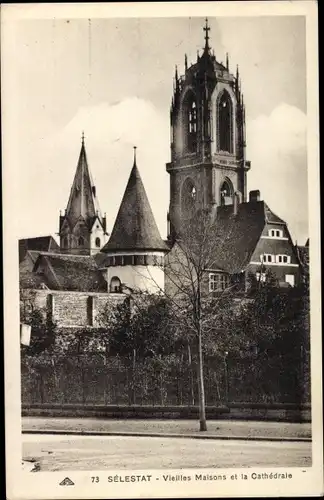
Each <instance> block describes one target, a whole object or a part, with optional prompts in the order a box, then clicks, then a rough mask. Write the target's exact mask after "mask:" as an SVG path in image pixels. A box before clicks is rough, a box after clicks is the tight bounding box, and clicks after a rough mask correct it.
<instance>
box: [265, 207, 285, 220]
mask: <svg viewBox="0 0 324 500" xmlns="http://www.w3.org/2000/svg"><path fill="white" fill-rule="evenodd" d="M263 203H264V202H263ZM264 209H265V216H266V221H267V222H270V223H275V224H277V223H279V224H286V223H285V221H284V220H282V219H280V217H278V215H276V214H275V213H273V212H272V210H271V209H270V208H269V207H268V205H267V204H266V203H264Z"/></svg>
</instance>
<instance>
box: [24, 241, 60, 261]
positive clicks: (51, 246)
mask: <svg viewBox="0 0 324 500" xmlns="http://www.w3.org/2000/svg"><path fill="white" fill-rule="evenodd" d="M29 250H35V251H39V252H49V251H51V252H56V251H57V252H59V251H60V247H59V245H58V244H57V243H56V241H55V240H54V238H53V237H52V236H39V237H36V238H25V239H21V240H19V263H20V262H21V261H22V260H23V259H24V258H25V256H26V253H27V252H28V251H29Z"/></svg>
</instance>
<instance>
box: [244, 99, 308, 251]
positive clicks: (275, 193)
mask: <svg viewBox="0 0 324 500" xmlns="http://www.w3.org/2000/svg"><path fill="white" fill-rule="evenodd" d="M247 159H249V160H251V163H252V165H251V171H250V172H249V174H248V188H249V189H260V191H261V196H262V198H263V199H264V200H265V201H266V202H267V203H268V205H269V206H270V208H271V209H272V210H273V211H274V212H276V213H278V215H279V216H280V217H282V218H283V219H284V220H286V221H287V223H288V226H289V228H290V231H291V233H292V237H293V238H294V239H298V242H300V243H301V244H302V243H304V240H306V238H307V237H308V209H307V207H308V190H307V149H306V115H305V114H304V113H303V112H302V111H300V110H299V109H298V108H296V107H294V106H290V105H288V104H286V103H282V104H280V105H279V106H277V107H276V108H275V109H274V110H273V111H272V112H271V114H270V115H268V116H265V115H262V116H259V117H257V118H256V119H254V120H251V121H249V120H248V121H247Z"/></svg>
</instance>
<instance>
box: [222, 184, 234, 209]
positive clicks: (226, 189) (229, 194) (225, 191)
mask: <svg viewBox="0 0 324 500" xmlns="http://www.w3.org/2000/svg"><path fill="white" fill-rule="evenodd" d="M220 196H221V204H222V205H231V204H232V203H233V186H232V183H231V182H230V180H227V179H226V180H225V181H224V182H223V184H222V185H221V188H220Z"/></svg>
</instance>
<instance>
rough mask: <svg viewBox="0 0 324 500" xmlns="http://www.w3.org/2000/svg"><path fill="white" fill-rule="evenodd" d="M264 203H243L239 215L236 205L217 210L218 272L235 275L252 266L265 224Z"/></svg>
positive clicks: (239, 208) (240, 205) (216, 258)
mask: <svg viewBox="0 0 324 500" xmlns="http://www.w3.org/2000/svg"><path fill="white" fill-rule="evenodd" d="M265 206H266V204H265V203H264V202H263V201H255V202H248V203H241V204H239V205H238V210H237V214H236V215H234V213H233V208H234V207H233V205H225V206H220V207H218V209H217V219H216V228H217V229H216V231H217V232H218V234H217V249H215V252H216V257H215V260H216V263H217V266H218V268H219V269H223V270H224V271H226V272H228V273H230V274H235V273H239V272H241V271H242V270H244V269H245V267H246V266H247V265H248V264H249V262H250V260H251V257H252V254H253V252H254V250H255V248H256V245H257V243H258V241H259V239H260V237H261V234H262V231H263V228H264V226H265V223H266V218H265V210H266V209H265Z"/></svg>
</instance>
